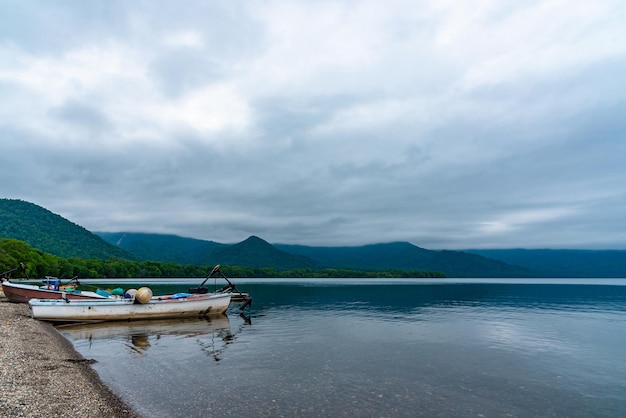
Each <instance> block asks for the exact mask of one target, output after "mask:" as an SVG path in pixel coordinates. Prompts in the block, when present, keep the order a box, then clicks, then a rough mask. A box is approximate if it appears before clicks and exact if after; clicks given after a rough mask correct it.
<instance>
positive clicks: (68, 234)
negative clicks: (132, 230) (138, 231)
mask: <svg viewBox="0 0 626 418" xmlns="http://www.w3.org/2000/svg"><path fill="white" fill-rule="evenodd" d="M0 238H13V239H18V240H20V241H24V242H26V243H27V244H29V245H30V246H31V247H33V248H37V249H39V250H41V251H44V252H46V253H49V254H52V255H56V256H58V257H63V258H71V257H79V258H97V259H102V260H106V259H108V258H110V257H118V258H125V259H128V260H136V259H137V257H136V256H134V255H132V254H131V253H129V252H127V251H124V250H123V249H121V248H119V247H117V246H114V245H111V244H109V243H108V242H106V241H104V240H103V239H102V238H100V237H98V236H97V235H95V234H92V233H91V232H89V231H87V230H86V229H85V228H83V227H81V226H78V225H76V224H74V223H72V222H70V221H68V220H67V219H65V218H63V217H61V216H59V215H57V214H54V213H52V212H50V211H49V210H47V209H44V208H42V207H41V206H38V205H35V204H34V203H29V202H25V201H23V200H14V199H0Z"/></svg>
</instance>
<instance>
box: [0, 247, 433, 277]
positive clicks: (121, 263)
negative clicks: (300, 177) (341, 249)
mask: <svg viewBox="0 0 626 418" xmlns="http://www.w3.org/2000/svg"><path fill="white" fill-rule="evenodd" d="M20 263H24V265H25V267H26V274H27V275H28V277H30V278H33V279H38V278H43V277H44V276H55V277H59V278H61V279H70V278H72V277H78V278H174V277H205V276H207V275H208V274H209V273H210V271H211V269H212V268H213V266H198V265H192V264H176V263H172V262H159V261H132V260H125V259H120V258H115V257H111V258H109V259H108V260H99V259H86V258H62V257H58V256H55V255H52V254H48V253H45V252H43V251H41V250H38V249H36V248H32V247H31V246H30V245H28V244H27V243H25V242H23V241H20V240H16V239H10V238H1V239H0V273H2V272H6V271H9V270H12V269H15V268H16V267H18V266H19V265H20ZM222 271H223V272H224V274H226V275H227V276H229V277H233V278H442V277H445V274H444V273H442V272H433V271H402V270H385V271H361V270H350V269H322V270H313V269H295V270H277V269H274V268H253V267H240V266H222ZM26 274H25V273H24V272H23V271H21V270H20V269H18V270H15V271H13V272H12V273H11V278H14V279H20V278H26Z"/></svg>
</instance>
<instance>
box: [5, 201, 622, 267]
mask: <svg viewBox="0 0 626 418" xmlns="http://www.w3.org/2000/svg"><path fill="white" fill-rule="evenodd" d="M0 238H13V239H17V240H20V241H24V242H26V243H27V244H29V245H30V246H31V247H33V248H36V249H38V250H41V251H44V252H46V253H49V254H52V255H56V256H59V257H63V258H72V257H77V258H95V259H102V260H106V259H108V258H110V257H117V258H124V259H128V260H142V261H162V262H173V263H177V264H192V265H205V266H206V265H213V264H218V263H219V264H225V265H237V266H240V267H253V268H264V267H271V268H274V269H277V270H292V269H323V268H335V269H354V270H368V271H375V270H403V271H414V270H418V271H435V272H443V273H445V275H446V276H447V277H572V278H575V277H598V278H603V277H626V251H617V250H597V251H592V250H525V249H501V250H464V251H434V250H427V249H424V248H420V247H417V246H415V245H413V244H411V243H408V242H393V243H386V244H372V245H364V246H357V247H308V246H301V245H286V244H275V245H272V244H270V243H268V242H266V241H264V240H263V239H261V238H259V237H256V236H251V237H249V238H248V239H246V240H244V241H242V242H240V243H238V244H221V243H218V242H214V241H205V240H198V239H192V238H184V237H179V236H175V235H159V234H142V233H130V232H115V233H110V232H96V233H91V232H90V231H88V230H86V229H85V228H83V227H81V226H79V225H76V224H74V223H72V222H70V221H69V220H67V219H65V218H63V217H61V216H59V215H56V214H54V213H52V212H50V211H49V210H47V209H44V208H42V207H41V206H38V205H35V204H33V203H29V202H25V201H22V200H12V199H0Z"/></svg>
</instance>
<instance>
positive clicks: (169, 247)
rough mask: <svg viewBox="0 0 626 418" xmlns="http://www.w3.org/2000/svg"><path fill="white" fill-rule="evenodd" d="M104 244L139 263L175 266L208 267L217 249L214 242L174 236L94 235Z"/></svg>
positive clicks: (121, 233) (111, 233)
mask: <svg viewBox="0 0 626 418" xmlns="http://www.w3.org/2000/svg"><path fill="white" fill-rule="evenodd" d="M94 233H95V234H96V235H98V236H99V237H100V238H102V239H103V240H105V241H106V242H108V243H110V244H113V245H116V246H118V247H120V248H122V249H123V250H125V251H128V252H130V253H132V254H135V255H136V256H138V257H139V258H141V259H142V260H150V261H162V262H166V263H167V262H173V263H178V264H195V265H210V264H213V260H212V258H211V257H210V254H211V253H212V252H213V251H214V250H216V249H217V248H220V247H227V245H226V244H220V243H217V242H214V241H204V240H199V239H193V238H183V237H179V236H177V235H166V234H143V233H135V232H94Z"/></svg>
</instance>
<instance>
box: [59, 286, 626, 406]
mask: <svg viewBox="0 0 626 418" xmlns="http://www.w3.org/2000/svg"><path fill="white" fill-rule="evenodd" d="M234 281H235V283H236V284H237V285H238V287H239V288H240V289H241V290H242V291H246V292H249V293H251V295H252V297H253V304H252V306H251V307H248V308H247V309H246V312H245V313H244V314H242V313H241V312H240V310H239V309H238V308H237V307H236V306H232V307H231V308H230V309H229V311H228V313H227V315H225V316H220V317H213V318H208V319H192V320H185V321H177V320H175V321H158V322H150V321H148V322H144V321H142V322H140V323H130V322H129V323H121V324H112V325H113V326H111V325H109V326H103V325H94V324H92V325H80V326H71V327H67V326H62V327H58V329H59V331H61V332H62V333H63V334H64V335H65V336H66V337H67V338H68V339H69V340H70V341H71V342H72V343H73V344H74V347H75V348H76V350H77V351H78V352H80V353H81V354H82V355H83V356H84V357H85V358H87V359H94V360H96V361H97V362H96V363H94V364H93V368H94V369H95V370H96V371H97V372H98V374H99V375H100V377H101V379H102V380H103V381H104V382H105V383H106V384H107V385H109V386H110V387H111V388H112V390H113V391H114V392H116V393H117V394H118V395H119V396H120V397H121V398H123V399H124V400H125V401H126V402H128V403H129V404H130V405H131V406H132V407H133V409H135V410H136V411H137V412H138V413H139V414H140V415H142V416H145V417H229V416H233V417H247V416H257V417H278V416H290V417H291V416H301V417H419V416H424V417H467V416H475V417H621V416H625V415H626V354H625V351H624V350H625V347H626V279H598V280H581V279H572V280H565V279H561V280H545V279H541V280H540V279H528V280H524V279H511V280H508V279H485V280H479V279H474V280H472V279H465V280H461V279H459V280H456V279H437V280H424V279H415V280H412V279H402V280H387V279H385V280H378V279H376V280H371V279H369V280H364V279H339V280H337V279H311V280H307V279H297V280H296V279H294V280H285V279H280V280H278V279H274V280H262V279H258V280H253V279H246V280H242V279H239V280H234ZM81 282H86V281H81ZM96 282H97V283H101V284H103V285H106V286H109V287H115V285H118V284H119V285H121V286H122V287H123V288H125V289H128V288H130V287H137V286H141V285H145V283H146V282H143V283H142V282H139V281H137V280H135V281H132V280H110V281H104V280H100V281H96ZM198 284H199V281H198V280H195V279H194V280H190V279H175V280H167V281H159V284H158V285H156V284H154V280H153V281H152V282H150V284H149V286H150V287H151V288H152V289H153V291H154V293H155V294H163V293H171V292H180V291H185V290H186V289H187V288H188V287H190V286H197V285H198Z"/></svg>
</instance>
